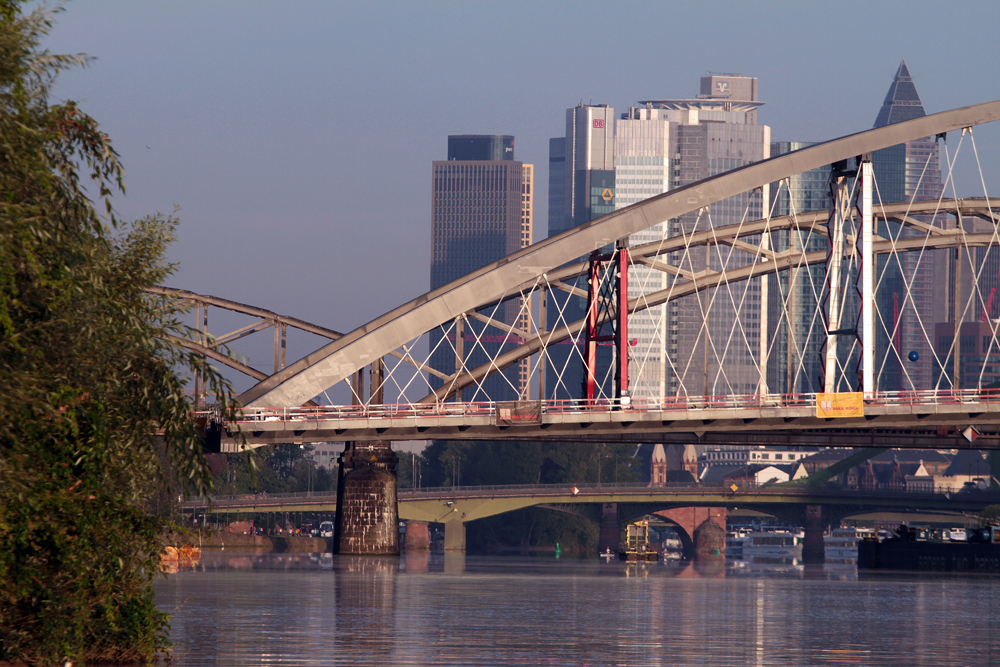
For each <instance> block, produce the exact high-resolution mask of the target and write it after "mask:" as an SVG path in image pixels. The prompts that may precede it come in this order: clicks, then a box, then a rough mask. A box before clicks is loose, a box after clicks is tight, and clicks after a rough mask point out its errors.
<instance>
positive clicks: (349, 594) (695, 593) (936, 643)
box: [155, 552, 1000, 667]
mask: <svg viewBox="0 0 1000 667" xmlns="http://www.w3.org/2000/svg"><path fill="white" fill-rule="evenodd" d="M155 590H156V601H157V604H158V605H159V606H160V608H161V609H163V610H165V611H168V612H169V613H170V614H171V625H172V630H171V640H172V641H173V644H174V649H173V664H174V665H175V666H177V667H189V666H190V667H195V666H199V665H213V666H229V665H232V666H234V667H235V666H239V667H243V666H247V665H351V666H360V665H462V666H474V665H484V666H485V665H490V666H492V665H524V666H526V667H527V666H537V665H560V666H567V665H580V666H583V665H591V666H594V665H615V666H630V665H671V666H677V665H712V666H723V665H817V666H818V665H874V664H879V665H927V666H928V667H940V666H947V665H955V666H960V665H961V666H965V665H1000V577H995V576H994V577H989V576H959V575H929V574H919V575H918V574H890V575H887V574H880V575H877V576H876V575H868V574H861V575H859V574H858V573H857V572H856V570H855V569H854V568H853V567H845V566H817V567H808V568H806V567H802V566H794V567H792V566H790V567H786V568H781V569H776V568H770V569H769V568H766V567H746V566H743V567H740V566H738V565H733V564H732V563H730V564H729V565H726V564H723V563H687V562H680V563H677V562H671V563H668V564H662V563H657V564H625V563H620V562H618V561H612V562H602V561H598V560H596V559H586V560H580V559H572V558H565V557H563V558H558V559H557V558H554V557H553V556H551V555H550V556H548V557H542V558H531V559H529V558H495V557H475V556H464V555H454V556H451V555H449V556H442V555H435V554H422V555H418V556H403V557H399V558H388V557H371V558H360V557H349V556H331V555H329V554H324V555H319V554H312V555H310V554H298V555H287V554H264V555H254V554H234V553H229V552H203V554H202V559H201V562H200V563H199V564H198V565H197V566H196V567H193V568H187V569H183V570H182V571H180V572H177V573H175V574H170V575H168V576H167V577H159V578H158V579H157V582H156V584H155Z"/></svg>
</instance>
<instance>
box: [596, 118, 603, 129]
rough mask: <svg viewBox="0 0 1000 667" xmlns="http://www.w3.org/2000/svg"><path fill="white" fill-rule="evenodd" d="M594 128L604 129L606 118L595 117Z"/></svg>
mask: <svg viewBox="0 0 1000 667" xmlns="http://www.w3.org/2000/svg"><path fill="white" fill-rule="evenodd" d="M594 129H595V130H603V129H604V119H603V118H595V119H594Z"/></svg>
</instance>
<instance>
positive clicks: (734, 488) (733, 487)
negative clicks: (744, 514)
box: [729, 482, 740, 493]
mask: <svg viewBox="0 0 1000 667" xmlns="http://www.w3.org/2000/svg"><path fill="white" fill-rule="evenodd" d="M729 488H730V489H732V490H733V493H736V492H737V491H739V490H740V487H738V486H736V482H733V483H732V485H731V486H730V487H729Z"/></svg>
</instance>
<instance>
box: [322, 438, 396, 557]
mask: <svg viewBox="0 0 1000 667" xmlns="http://www.w3.org/2000/svg"><path fill="white" fill-rule="evenodd" d="M396 462H397V458H396V454H395V453H394V452H393V451H392V443H391V442H388V441H385V440H378V441H374V442H348V443H345V445H344V452H343V454H341V455H340V472H339V476H338V485H337V520H336V522H335V523H334V531H333V553H337V554H353V555H359V556H375V555H396V554H398V553H399V509H398V507H397V505H396Z"/></svg>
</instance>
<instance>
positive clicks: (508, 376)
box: [430, 135, 533, 401]
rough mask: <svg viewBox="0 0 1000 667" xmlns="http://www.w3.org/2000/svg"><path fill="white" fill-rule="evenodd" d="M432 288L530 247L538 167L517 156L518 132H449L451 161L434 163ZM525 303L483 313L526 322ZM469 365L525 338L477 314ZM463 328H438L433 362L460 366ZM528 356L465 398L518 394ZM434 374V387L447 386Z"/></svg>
mask: <svg viewBox="0 0 1000 667" xmlns="http://www.w3.org/2000/svg"><path fill="white" fill-rule="evenodd" d="M432 173H433V178H432V193H431V201H432V204H431V285H430V286H431V289H432V290H433V289H436V288H438V287H442V286H443V285H446V284H448V283H450V282H451V281H453V280H457V279H458V278H461V277H462V276H465V275H467V274H469V273H471V272H473V271H475V270H477V269H480V268H482V267H483V266H485V265H487V264H490V263H492V262H495V261H497V260H499V259H502V258H504V257H506V256H507V255H510V254H511V253H514V252H517V251H518V250H520V249H521V248H523V247H526V246H527V245H530V243H531V237H532V210H533V205H532V194H533V167H532V165H530V164H523V163H521V162H517V161H516V160H515V159H514V137H512V136H509V135H455V136H449V137H448V159H447V160H446V161H435V162H434V163H433V166H432ZM521 306H522V304H521V301H520V300H519V299H518V300H512V301H509V302H507V303H505V304H503V305H501V306H499V307H495V308H489V309H484V310H483V311H481V312H480V315H482V316H483V317H485V318H487V319H492V320H493V321H496V322H498V323H502V324H505V325H511V326H522V327H523V326H524V325H525V324H526V315H527V314H526V312H525V309H523V308H522V307H521ZM463 326H464V331H463V334H462V341H463V346H464V351H465V355H466V362H465V364H466V368H467V369H469V370H471V369H472V368H475V367H477V366H479V365H481V364H483V363H486V362H487V361H488V360H489V359H490V358H493V357H495V356H496V355H497V354H499V353H502V352H504V351H507V350H509V349H513V348H514V347H515V346H516V344H517V343H518V342H519V341H518V340H517V338H516V336H515V335H513V334H511V333H510V332H509V331H508V330H507V328H504V327H497V326H491V325H490V324H488V323H484V322H482V321H480V320H478V319H471V318H470V319H468V320H467V321H466V322H465V323H464V325H463ZM457 342H458V341H457V329H455V328H452V329H450V330H448V331H447V332H445V331H441V330H438V331H435V332H432V334H431V337H430V345H431V349H432V350H434V352H433V353H432V355H431V365H432V367H434V368H435V369H437V370H438V371H440V372H442V373H445V374H448V375H450V374H452V373H454V372H455V352H454V347H456V346H457V345H456V344H457ZM526 364H527V362H523V363H522V364H519V365H515V366H512V367H510V368H508V369H506V370H505V371H504V372H503V373H500V374H497V375H496V376H493V377H491V378H488V379H487V380H486V381H485V382H483V384H482V385H481V386H472V387H469V388H467V389H465V390H464V391H463V394H462V398H463V400H466V401H488V400H489V401H498V400H515V399H517V398H520V397H522V396H524V395H525V394H526V392H527V372H526ZM441 384H442V383H441V380H440V379H438V378H436V377H434V376H431V386H432V387H434V388H435V389H436V388H438V387H440V386H441Z"/></svg>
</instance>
